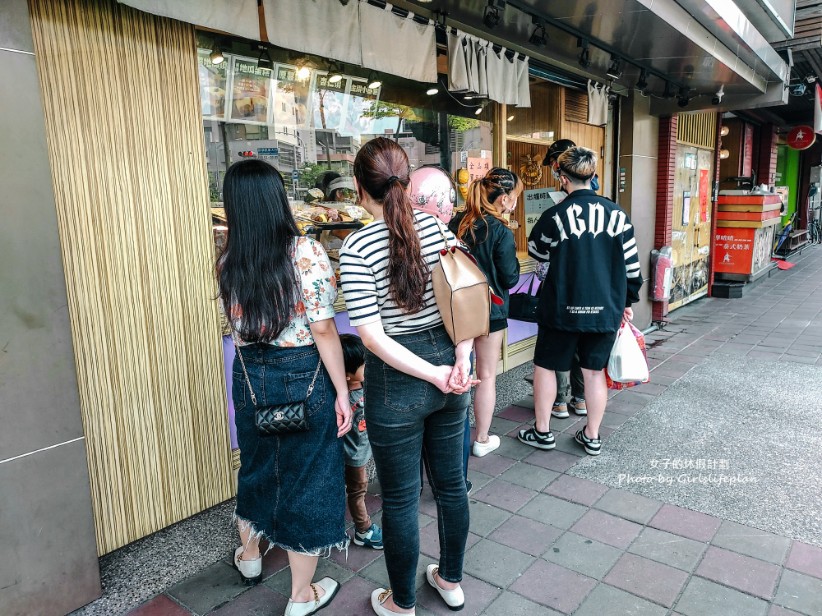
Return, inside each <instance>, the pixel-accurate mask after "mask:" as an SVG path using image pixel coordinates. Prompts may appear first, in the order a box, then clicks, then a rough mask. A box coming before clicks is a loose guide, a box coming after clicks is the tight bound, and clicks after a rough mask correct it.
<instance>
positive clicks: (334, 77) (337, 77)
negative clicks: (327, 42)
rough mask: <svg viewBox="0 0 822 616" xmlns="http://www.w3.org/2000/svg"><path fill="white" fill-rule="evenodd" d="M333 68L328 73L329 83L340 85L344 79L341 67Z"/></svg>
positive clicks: (334, 66)
mask: <svg viewBox="0 0 822 616" xmlns="http://www.w3.org/2000/svg"><path fill="white" fill-rule="evenodd" d="M332 66H333V68H329V72H328V83H340V82H341V81H342V78H343V76H342V73H341V72H340V67H339V66H337V65H332Z"/></svg>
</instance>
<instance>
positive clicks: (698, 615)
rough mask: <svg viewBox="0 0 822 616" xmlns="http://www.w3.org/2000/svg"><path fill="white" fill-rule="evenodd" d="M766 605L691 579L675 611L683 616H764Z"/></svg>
mask: <svg viewBox="0 0 822 616" xmlns="http://www.w3.org/2000/svg"><path fill="white" fill-rule="evenodd" d="M767 610H768V604H767V603H765V602H764V601H763V600H762V599H757V598H756V597H751V596H750V595H746V594H744V593H741V592H739V591H738V590H734V589H732V588H728V587H727V586H720V585H719V584H715V583H714V582H711V581H709V580H704V579H702V578H699V577H693V578H691V580H690V581H689V582H688V585H687V586H686V587H685V590H684V592H683V593H682V596H681V597H680V598H679V600H678V601H677V602H676V611H677V612H679V613H681V614H683V615H684V616H708V615H710V616H713V615H714V614H716V615H717V616H719V615H721V616H765V614H766V613H767Z"/></svg>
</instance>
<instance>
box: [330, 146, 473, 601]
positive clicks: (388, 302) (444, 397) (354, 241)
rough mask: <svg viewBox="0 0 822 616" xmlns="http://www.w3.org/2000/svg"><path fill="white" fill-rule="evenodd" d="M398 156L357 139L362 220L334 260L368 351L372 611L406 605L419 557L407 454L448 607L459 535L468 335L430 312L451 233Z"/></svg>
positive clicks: (397, 150)
mask: <svg viewBox="0 0 822 616" xmlns="http://www.w3.org/2000/svg"><path fill="white" fill-rule="evenodd" d="M409 171H410V169H409V163H408V157H407V156H406V154H405V152H404V151H403V149H402V148H401V147H400V146H399V145H398V144H397V143H396V142H394V141H391V140H390V139H385V138H382V137H378V138H376V139H373V140H371V141H369V142H367V143H366V144H364V145H363V146H362V148H360V151H359V153H358V154H357V157H356V159H355V160H354V181H355V186H356V189H357V193H358V194H359V197H360V205H362V206H363V207H364V208H365V209H366V210H368V212H369V213H370V214H372V215H373V216H374V219H375V220H374V222H373V223H371V224H370V225H368V226H367V227H363V228H362V229H359V230H357V231H355V232H354V233H352V234H351V235H349V236H348V237H347V238H346V239H345V243H344V244H343V247H342V249H341V250H340V270H341V280H342V286H343V293H344V294H345V302H346V306H347V307H348V315H349V317H350V319H351V324H352V325H354V326H355V327H356V328H357V333H358V334H359V336H360V337H361V338H362V341H363V343H364V344H365V347H366V349H367V350H368V352H367V353H366V358H365V419H366V423H367V424H368V433H369V437H370V440H371V448H372V451H373V454H374V461H375V463H376V466H377V477H378V478H379V481H380V486H381V488H382V497H383V517H382V521H383V543H384V546H385V566H386V568H387V570H388V578H389V580H390V581H391V589H390V590H387V589H383V588H378V589H377V590H375V591H374V592H373V593H372V595H371V606H372V608H373V609H374V612H375V613H376V614H378V615H379V616H391V615H392V614H414V611H415V610H414V606H415V604H416V580H415V577H416V569H417V561H418V559H419V551H420V550H419V540H420V538H419V524H418V509H419V497H420V473H419V461H420V456H422V458H423V461H424V462H425V467H426V470H427V471H428V481H429V483H430V485H431V488H432V490H433V492H434V499H435V500H436V503H437V513H438V517H439V542H440V550H441V555H440V561H439V564H438V565H433V564H432V565H429V566H428V569H427V572H426V578H427V580H428V583H429V584H430V585H431V586H432V587H433V588H434V589H435V590H436V591H437V592H438V593H439V595H440V596H441V597H442V599H443V600H444V601H445V603H446V604H447V605H448V607H449V608H451V609H461V608H462V606H463V605H464V602H465V597H464V595H463V592H462V588H461V587H460V581H462V565H463V558H464V555H465V542H466V540H467V537H468V497H467V494H466V490H465V479H464V477H463V471H462V438H463V434H464V428H463V424H464V421H465V415H466V412H467V410H468V405H469V403H470V396H469V395H468V393H467V392H468V390H469V389H470V387H471V385H472V384H474V383H475V382H474V381H471V379H470V369H471V367H470V360H469V356H470V354H471V348H472V341H471V340H467V341H465V342H462V343H460V344H459V345H457V346H456V347H455V346H454V344H453V343H452V342H451V339H450V338H449V337H448V334H447V332H446V331H445V328H444V327H443V325H442V318H441V317H440V314H439V311H438V310H437V304H436V301H435V299H434V290H433V286H432V282H431V270H432V268H433V267H434V265H436V263H437V262H438V259H439V251H440V250H441V249H443V248H445V247H446V241H447V242H449V243H450V244H453V243H455V242H456V238H454V236H453V235H452V234H451V233H450V232H449V231H448V229H447V228H446V227H445V225H443V224H442V223H441V222H439V221H438V220H437V218H435V217H434V216H432V215H431V214H427V213H425V212H418V211H417V212H415V211H414V210H413V209H412V207H411V199H410V198H409V196H408V193H407V188H408V185H409V182H410V179H409Z"/></svg>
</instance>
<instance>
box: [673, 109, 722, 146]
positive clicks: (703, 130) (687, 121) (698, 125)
mask: <svg viewBox="0 0 822 616" xmlns="http://www.w3.org/2000/svg"><path fill="white" fill-rule="evenodd" d="M676 139H677V142H679V143H683V144H687V145H694V146H697V147H700V148H710V149H713V148H714V145H715V140H716V113H712V112H704V113H702V112H695V113H680V114H679V116H678V120H677V138H676Z"/></svg>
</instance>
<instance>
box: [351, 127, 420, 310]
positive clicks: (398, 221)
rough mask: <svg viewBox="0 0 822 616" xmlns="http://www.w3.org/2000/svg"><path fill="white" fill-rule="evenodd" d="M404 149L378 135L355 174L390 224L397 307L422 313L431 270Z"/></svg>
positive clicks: (391, 284)
mask: <svg viewBox="0 0 822 616" xmlns="http://www.w3.org/2000/svg"><path fill="white" fill-rule="evenodd" d="M409 172H410V167H409V163H408V156H407V155H406V154H405V151H403V149H402V148H401V147H400V146H399V145H398V144H397V143H396V142H394V141H392V140H390V139H386V138H384V137H377V138H376V139H372V140H371V141H368V142H367V143H366V144H365V145H363V146H362V147H361V148H360V151H359V152H358V153H357V157H356V159H354V177H355V178H357V183H358V184H359V186H360V190H364V191H365V192H367V193H368V194H369V196H371V198H373V199H374V200H375V201H377V202H378V203H380V204H382V207H383V220H384V221H385V225H386V227H388V290H389V293H390V295H391V298H392V299H393V300H394V303H396V304H397V306H398V307H400V308H402V309H403V310H405V311H406V312H409V313H415V312H419V311H420V310H422V309H423V307H424V306H425V301H424V296H425V289H426V286H427V285H428V277H429V276H430V272H429V270H428V265H427V264H426V263H425V261H424V260H423V257H422V245H421V243H420V238H419V235H418V234H417V229H416V224H415V219H414V211H413V208H412V206H411V199H410V198H409V196H408V193H407V190H406V189H407V188H408V184H409V182H410V181H411V180H410V178H409V177H408V176H409Z"/></svg>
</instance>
